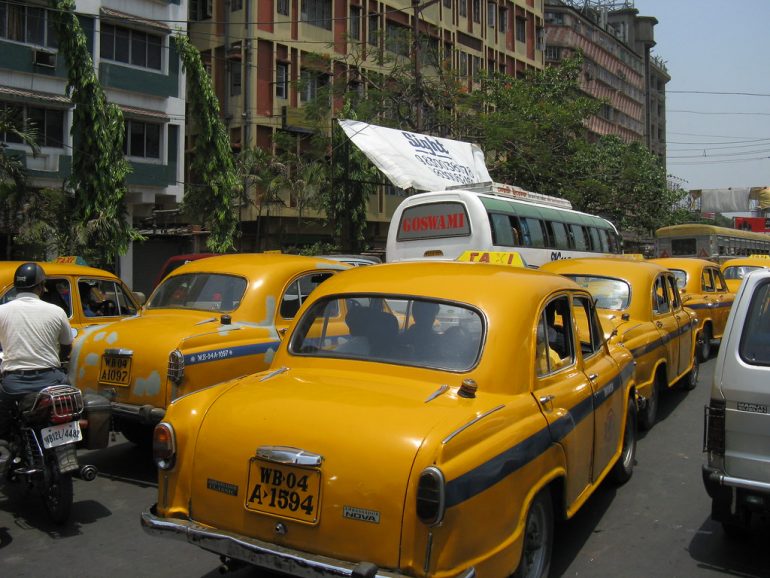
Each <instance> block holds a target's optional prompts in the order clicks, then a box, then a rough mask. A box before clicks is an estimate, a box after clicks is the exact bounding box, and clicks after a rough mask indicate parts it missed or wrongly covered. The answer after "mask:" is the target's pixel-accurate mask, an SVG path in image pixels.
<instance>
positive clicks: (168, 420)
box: [142, 262, 636, 578]
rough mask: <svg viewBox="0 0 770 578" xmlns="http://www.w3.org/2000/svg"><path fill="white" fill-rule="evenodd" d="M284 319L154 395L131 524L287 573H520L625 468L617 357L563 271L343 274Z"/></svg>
mask: <svg viewBox="0 0 770 578" xmlns="http://www.w3.org/2000/svg"><path fill="white" fill-rule="evenodd" d="M552 310H553V312H554V315H551V311H552ZM342 311H346V314H345V320H346V323H347V324H348V325H350V331H348V332H347V333H341V332H335V333H332V334H329V332H328V330H327V329H328V328H330V327H333V326H337V327H338V325H337V324H336V321H337V320H338V319H339V316H340V315H341V312H342ZM396 312H397V314H398V315H397V314H396ZM399 317H400V318H401V321H400V322H399V320H398V319H399ZM361 319H363V320H364V321H365V322H363V323H359V321H361ZM291 330H292V331H291V335H290V336H289V337H288V339H287V340H285V341H284V342H283V343H282V344H281V346H280V347H279V349H278V351H277V352H276V356H275V358H274V360H273V364H272V366H271V370H270V371H267V372H263V373H261V374H257V375H250V376H246V377H243V378H240V379H236V380H233V381H230V382H228V383H224V384H220V385H217V386H215V387H211V388H208V389H205V390H203V391H199V392H197V393H195V394H192V395H189V396H185V397H183V398H180V399H177V400H176V401H174V402H173V403H172V404H171V405H170V407H169V409H168V412H167V414H166V417H165V419H164V421H163V422H162V423H160V424H159V425H158V426H157V427H156V428H155V437H154V443H153V452H154V457H155V460H156V463H157V465H158V467H159V485H158V503H157V504H156V505H155V506H153V507H152V508H151V509H149V510H147V511H145V512H144V513H143V514H142V525H143V527H144V529H145V530H146V531H147V532H149V533H150V534H155V535H162V536H167V537H173V538H177V539H181V540H187V541H189V542H190V543H192V544H194V545H197V546H200V547H201V548H203V549H205V550H209V551H211V552H213V553H217V554H220V555H221V556H222V557H223V560H224V565H225V567H234V566H237V565H238V563H239V562H241V563H243V562H245V563H249V564H253V565H256V566H259V567H262V568H264V569H270V570H278V571H280V572H282V573H286V574H289V575H294V576H303V577H306V578H310V577H316V578H317V577H320V576H361V577H363V576H369V577H374V576H375V575H376V576H383V577H384V576H389V577H396V576H414V577H417V576H436V577H453V576H462V577H472V576H476V575H478V576H479V577H484V578H486V577H489V578H492V577H496V578H503V577H506V576H509V575H510V574H511V573H513V572H514V571H515V572H516V575H517V576H528V577H530V576H538V577H539V576H546V575H547V574H548V568H549V562H550V555H551V545H552V537H553V529H554V520H555V519H556V518H569V517H570V516H572V515H573V514H574V513H575V512H576V511H577V510H578V509H579V508H580V507H581V506H582V505H583V504H584V503H585V502H586V500H587V499H588V497H589V496H590V495H591V494H592V493H593V491H594V490H595V489H596V488H597V486H598V484H599V483H600V482H602V480H604V479H605V478H607V477H610V478H613V479H614V480H615V481H616V482H624V481H626V480H627V479H628V478H629V477H630V476H631V474H632V469H633V464H634V455H635V449H636V413H635V407H636V406H635V404H634V384H633V379H632V374H633V360H632V357H631V355H630V354H629V353H628V351H627V350H626V349H624V348H619V347H611V346H608V345H607V344H606V342H605V340H604V337H603V334H602V328H601V325H600V322H599V320H598V318H597V316H596V311H595V309H594V305H593V299H592V297H591V295H590V293H588V292H587V291H585V290H582V289H581V288H580V287H578V286H577V285H576V284H575V283H573V282H572V281H570V280H568V279H566V278H565V277H561V276H558V275H551V274H548V273H543V272H540V271H535V270H530V269H525V268H511V267H506V266H498V265H488V264H476V263H451V262H444V263H442V262H412V263H395V264H384V265H377V266H375V267H359V268H356V269H352V270H350V271H346V272H345V273H343V274H341V275H337V276H335V277H333V278H332V279H329V280H328V281H326V282H325V283H324V284H323V285H321V286H320V287H319V288H318V289H316V291H314V292H313V294H312V295H311V297H310V299H309V301H308V302H307V303H306V304H305V305H304V306H303V308H302V310H301V311H300V313H299V315H298V317H297V319H296V320H295V321H294V324H293V326H292V328H291ZM551 331H554V332H559V334H560V342H559V344H558V351H554V352H549V351H548V344H547V341H546V339H545V336H546V335H547V334H548V333H549V332H551Z"/></svg>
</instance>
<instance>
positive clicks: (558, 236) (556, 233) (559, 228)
mask: <svg viewBox="0 0 770 578" xmlns="http://www.w3.org/2000/svg"><path fill="white" fill-rule="evenodd" d="M545 225H546V228H548V229H549V233H550V235H549V237H550V238H551V240H552V241H553V243H552V246H553V248H555V249H569V236H568V235H567V227H566V225H565V224H564V223H559V222H558V221H546V224H545Z"/></svg>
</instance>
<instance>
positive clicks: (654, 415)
mask: <svg viewBox="0 0 770 578" xmlns="http://www.w3.org/2000/svg"><path fill="white" fill-rule="evenodd" d="M658 371H659V373H657V374H656V375H655V383H654V384H653V385H652V395H651V396H650V397H648V398H647V404H646V405H645V406H644V409H643V410H642V412H641V413H640V414H639V422H638V425H639V429H641V430H644V431H647V430H648V429H651V428H652V426H654V425H655V422H656V421H657V419H658V404H659V402H660V392H661V389H662V387H661V383H660V381H661V375H662V374H661V373H660V371H661V370H660V369H659V370H658ZM662 371H663V372H664V374H665V371H666V370H665V368H664V369H662ZM663 379H665V378H663Z"/></svg>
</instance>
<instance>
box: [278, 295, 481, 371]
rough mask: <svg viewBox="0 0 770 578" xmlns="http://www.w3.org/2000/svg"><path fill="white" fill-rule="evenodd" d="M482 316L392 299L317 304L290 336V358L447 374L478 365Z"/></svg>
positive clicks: (333, 299) (370, 297)
mask: <svg viewBox="0 0 770 578" xmlns="http://www.w3.org/2000/svg"><path fill="white" fill-rule="evenodd" d="M483 342H484V323H483V320H482V316H481V314H480V313H479V312H478V311H476V310H475V309H472V308H470V307H468V306H466V305H461V304H457V303H449V302H444V301H434V300H430V299H412V298H405V297H399V296H390V295H344V296H335V297H329V298H326V299H321V300H319V301H318V302H316V303H314V304H313V305H312V306H311V307H310V309H309V310H308V311H307V312H306V313H305V314H304V315H303V317H302V319H301V320H300V321H299V323H298V324H297V329H296V330H295V331H294V334H293V335H292V338H291V342H290V344H289V351H290V352H291V353H292V354H294V355H310V356H317V357H336V358H345V359H355V360H363V361H375V362H380V363H393V364H397V365H412V366H416V367H426V368H432V369H444V370H448V371H466V370H468V369H470V368H472V367H473V366H475V365H476V363H477V362H478V359H479V356H480V354H481V347H482V344H483Z"/></svg>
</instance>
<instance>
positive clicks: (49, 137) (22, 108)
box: [0, 102, 66, 148]
mask: <svg viewBox="0 0 770 578" xmlns="http://www.w3.org/2000/svg"><path fill="white" fill-rule="evenodd" d="M0 110H5V111H9V113H10V120H11V122H13V124H14V126H16V127H17V128H18V129H19V130H30V129H33V130H34V131H35V133H36V137H35V141H36V142H37V144H38V145H39V146H44V147H53V148H64V121H65V119H66V111H64V110H62V109H57V108H44V107H41V106H30V105H22V104H13V103H10V102H6V103H2V102H0ZM0 142H7V143H16V144H23V141H22V140H21V139H20V138H19V137H18V136H17V135H15V134H14V133H12V132H5V133H3V132H0Z"/></svg>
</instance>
